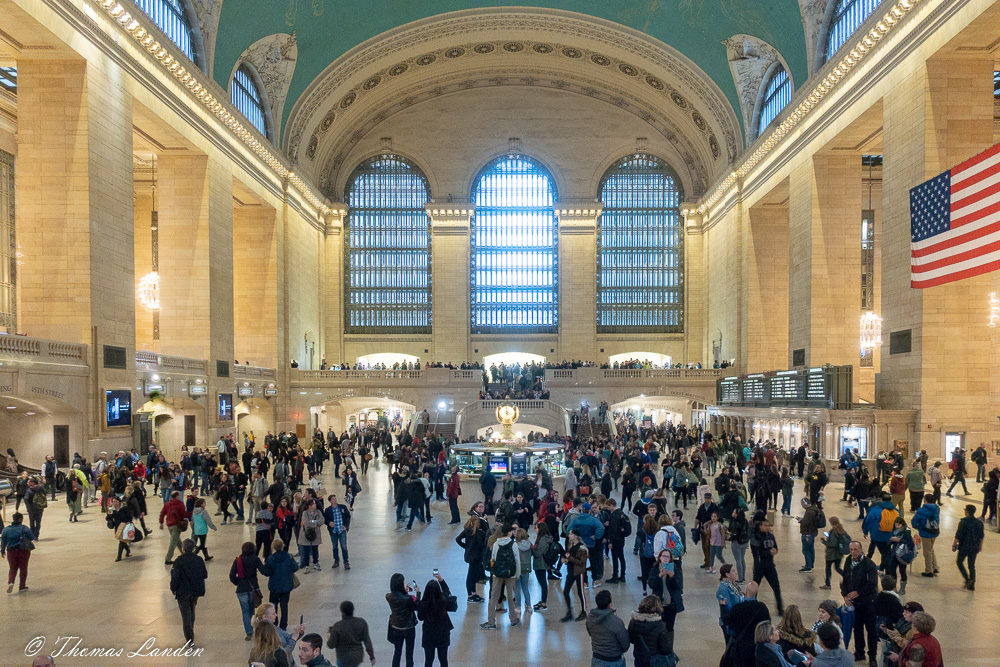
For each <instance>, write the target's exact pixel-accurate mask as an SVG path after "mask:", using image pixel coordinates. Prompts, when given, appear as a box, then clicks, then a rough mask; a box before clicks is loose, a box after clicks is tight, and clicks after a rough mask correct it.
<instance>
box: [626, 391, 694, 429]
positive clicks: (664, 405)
mask: <svg viewBox="0 0 1000 667" xmlns="http://www.w3.org/2000/svg"><path fill="white" fill-rule="evenodd" d="M693 407H694V405H693V401H691V400H690V399H687V398H680V397H676V396H646V395H645V394H639V395H638V396H633V397H632V398H627V399H625V400H624V401H619V402H618V403H614V404H612V405H610V406H609V407H608V409H609V410H610V411H611V415H612V418H613V419H614V420H615V422H616V424H618V425H620V424H621V423H622V422H625V423H632V422H634V423H636V424H642V423H645V424H646V425H650V424H654V425H657V426H658V425H660V424H663V423H666V422H671V423H672V424H674V425H675V426H676V425H678V424H691V417H692V409H693Z"/></svg>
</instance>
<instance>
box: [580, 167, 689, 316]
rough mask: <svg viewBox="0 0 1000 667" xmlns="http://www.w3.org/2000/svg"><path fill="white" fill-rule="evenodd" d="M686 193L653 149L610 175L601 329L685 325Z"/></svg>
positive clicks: (600, 261) (600, 271)
mask: <svg viewBox="0 0 1000 667" xmlns="http://www.w3.org/2000/svg"><path fill="white" fill-rule="evenodd" d="M683 198H684V195H683V193H682V192H681V188H680V182H679V180H678V178H677V175H676V174H675V173H674V171H673V169H671V168H670V166H669V165H668V164H667V163H666V162H664V161H663V160H661V159H659V158H657V157H653V156H651V155H632V156H629V157H626V158H622V159H621V160H619V161H618V162H616V163H615V164H613V165H612V166H611V168H610V169H608V171H607V173H605V174H604V178H603V179H602V181H601V190H600V199H601V201H602V202H604V210H603V211H602V212H601V217H600V221H599V226H598V234H597V332H598V333H643V332H645V333H681V332H683V331H684V227H683V222H682V220H681V213H680V203H681V200H682V199H683Z"/></svg>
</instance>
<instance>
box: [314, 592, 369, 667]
mask: <svg viewBox="0 0 1000 667" xmlns="http://www.w3.org/2000/svg"><path fill="white" fill-rule="evenodd" d="M340 617H341V619H340V620H339V621H337V622H336V623H334V624H333V627H331V628H330V630H329V633H328V634H327V639H326V647H327V648H332V649H333V650H334V651H335V655H336V656H337V664H338V665H341V666H342V667H358V665H360V664H361V662H362V661H363V660H364V659H365V651H368V659H369V660H370V661H371V664H373V665H374V664H375V649H374V648H373V647H372V638H371V636H370V635H369V633H368V622H367V621H365V619H363V618H357V617H355V616H354V603H353V602H351V601H350V600H344V601H343V602H341V603H340Z"/></svg>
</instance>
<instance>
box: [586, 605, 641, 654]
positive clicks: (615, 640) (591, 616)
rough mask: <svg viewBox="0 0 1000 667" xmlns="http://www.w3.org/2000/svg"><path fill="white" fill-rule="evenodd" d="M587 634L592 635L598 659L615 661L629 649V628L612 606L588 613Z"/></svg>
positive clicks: (592, 643) (593, 646)
mask: <svg viewBox="0 0 1000 667" xmlns="http://www.w3.org/2000/svg"><path fill="white" fill-rule="evenodd" d="M587 634H589V635H590V643H591V650H592V651H593V654H594V657H595V658H597V659H598V660H604V661H607V662H615V661H618V660H620V659H621V658H622V655H623V654H624V653H625V651H627V650H628V647H629V643H630V642H629V634H628V630H626V629H625V623H623V622H622V619H620V618H618V616H617V614H615V610H614V609H611V608H610V607H609V608H608V609H591V610H590V613H588V614H587Z"/></svg>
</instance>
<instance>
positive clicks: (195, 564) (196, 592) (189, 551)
mask: <svg viewBox="0 0 1000 667" xmlns="http://www.w3.org/2000/svg"><path fill="white" fill-rule="evenodd" d="M181 551H183V552H184V553H182V554H181V555H180V556H178V557H177V560H175V561H174V566H173V567H172V568H171V569H170V592H171V593H173V594H174V597H175V598H177V606H178V607H179V608H180V610H181V623H182V625H183V626H184V639H185V641H189V642H191V643H192V644H194V608H195V605H196V604H198V598H200V597H202V596H204V595H205V580H206V579H208V569H207V568H206V567H205V561H204V560H202V558H201V556H198V555H197V554H195V553H194V540H184V544H183V545H181Z"/></svg>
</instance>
